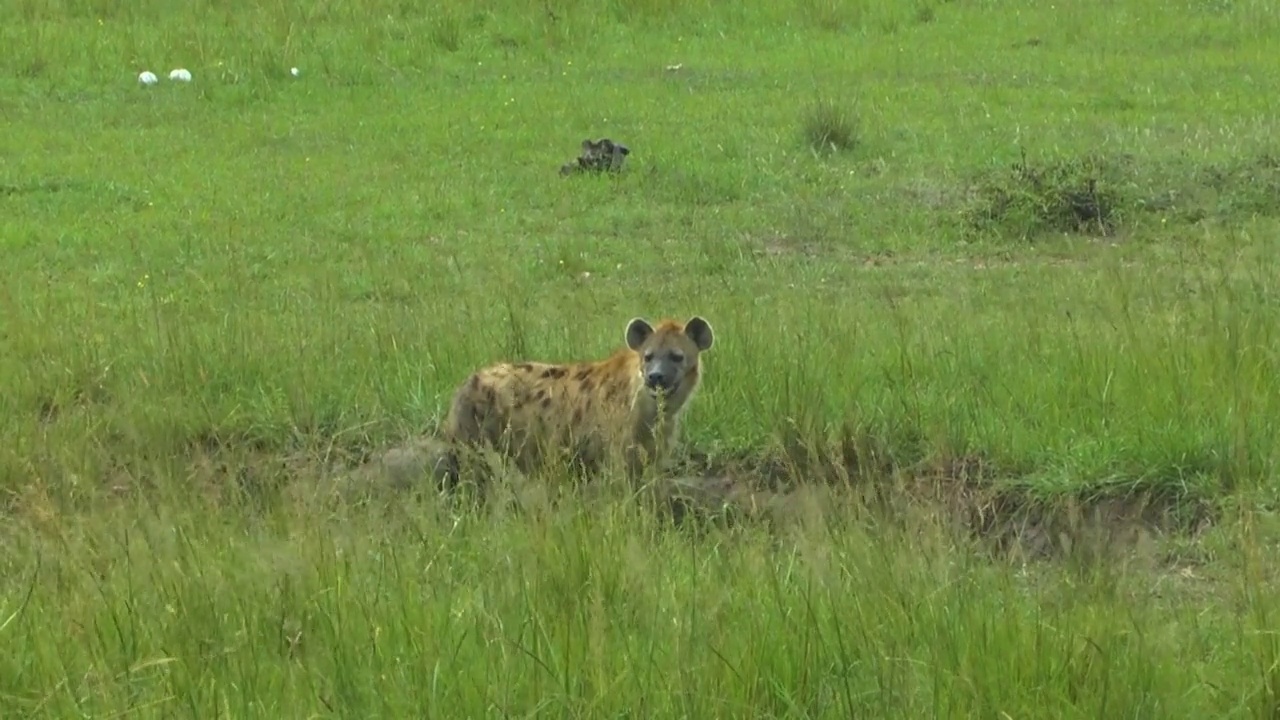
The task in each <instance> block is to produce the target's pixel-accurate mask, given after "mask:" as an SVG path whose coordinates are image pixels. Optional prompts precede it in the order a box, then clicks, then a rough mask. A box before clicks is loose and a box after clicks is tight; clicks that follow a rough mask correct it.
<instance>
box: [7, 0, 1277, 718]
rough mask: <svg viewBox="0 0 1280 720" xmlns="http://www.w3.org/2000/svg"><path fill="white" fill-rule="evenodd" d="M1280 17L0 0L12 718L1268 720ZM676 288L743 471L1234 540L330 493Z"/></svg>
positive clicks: (706, 400) (919, 8)
mask: <svg viewBox="0 0 1280 720" xmlns="http://www.w3.org/2000/svg"><path fill="white" fill-rule="evenodd" d="M1278 18H1280V12H1278V11H1277V10H1276V9H1275V8H1274V7H1272V5H1270V4H1266V3H1260V2H1235V3H1230V4H1222V3H1217V4H1214V3H1206V4H1201V5H1196V6H1195V7H1190V6H1188V7H1177V8H1170V7H1167V6H1166V4H1159V5H1157V4H1156V3H1154V2H1151V1H1150V0H1126V1H1125V2H1120V3H1102V2H1085V3H1076V4H1073V5H1071V6H1070V7H1063V6H1049V5H1045V4H1043V3H1030V2H1021V1H1018V0H1001V1H999V2H993V3H981V4H971V3H949V2H940V3H923V4H919V3H917V4H911V3H907V4H900V5H895V6H893V7H889V6H885V7H883V8H882V7H881V6H879V5H875V4H871V3H865V2H830V1H827V0H823V1H822V2H815V1H814V0H796V2H787V3H771V4H764V3H748V4H737V5H733V6H731V7H730V6H723V7H722V6H720V5H716V6H712V5H710V4H707V3H692V4H691V3H678V4H672V3H666V2H646V1H644V0H626V1H625V2H611V3H606V4H604V5H598V4H589V3H573V2H552V3H541V4H527V3H525V4H520V3H498V2H490V3H481V4H462V3H443V4H427V5H422V4H412V3H402V2H390V1H386V0H365V1H363V2H352V1H350V0H330V1H327V2H321V3H318V4H317V3H312V4H309V5H305V6H302V5H298V6H296V7H295V6H287V5H281V4H264V3H252V2H251V3H226V2H214V1H212V0H210V1H208V2H197V3H170V2H160V1H159V0H156V1H154V2H143V3H132V4H120V3H99V2H92V1H90V0H63V1H62V2H52V3H35V2H15V3H9V4H7V5H4V6H3V7H0V43H2V44H3V46H4V47H5V48H6V52H5V53H3V54H0V96H2V97H4V98H7V99H6V100H5V101H4V102H3V103H0V105H2V106H3V112H4V115H5V122H6V132H5V133H0V213H3V216H4V218H5V221H4V223H0V252H2V253H3V256H4V260H5V262H4V268H5V282H4V283H0V348H3V350H2V351H0V383H3V384H2V385H0V434H2V435H3V437H4V438H5V441H6V442H4V443H3V444H0V503H2V504H3V507H2V509H0V512H3V513H5V518H6V522H4V523H0V543H3V545H4V547H5V548H6V552H4V553H2V554H0V578H3V579H0V647H4V648H6V649H7V650H8V652H6V653H0V668H3V671H2V672H0V714H3V716H5V717H42V716H49V717H66V716H68V715H85V716H107V715H118V714H126V713H127V714H132V715H136V716H148V715H154V716H164V717H172V716H175V715H190V716H208V715H224V714H225V715H230V716H263V717H281V716H287V717H294V716H297V717H310V716H313V715H318V714H326V715H335V716H343V717H346V716H399V715H438V716H442V717H458V716H465V717H470V716H480V715H491V714H492V715H497V714H503V715H506V714H516V713H520V714H533V713H541V714H552V715H565V714H574V715H582V716H616V715H622V714H629V715H646V716H648V715H652V716H655V717H665V716H677V715H679V716H752V717H756V716H765V717H784V716H785V717H802V716H804V717H809V716H837V717H848V716H851V715H871V716H877V717H881V716H886V717H920V716H922V715H932V716H991V717H1006V716H1007V717H1021V716H1025V715H1045V714H1048V715H1053V716H1055V717H1057V716H1062V717H1067V716H1090V717H1098V716H1105V717H1113V716H1114V717H1124V716H1134V715H1142V716H1162V717H1163V716H1175V717H1180V716H1186V717H1247V716H1253V717H1270V716H1271V715H1272V713H1273V712H1274V707H1275V696H1276V695H1275V686H1276V679H1275V673H1274V668H1273V665H1274V659H1275V654H1276V653H1275V647H1274V643H1273V642H1272V640H1271V639H1270V638H1271V636H1270V635H1269V634H1268V630H1267V628H1268V623H1269V622H1271V620H1272V619H1273V616H1274V613H1275V608H1276V607H1277V603H1276V597H1275V594H1274V592H1273V591H1272V590H1271V589H1270V588H1272V587H1273V586H1274V582H1273V580H1274V573H1275V569H1274V567H1273V565H1274V562H1272V561H1269V560H1267V555H1266V552H1265V549H1266V548H1267V547H1270V546H1271V544H1273V543H1274V538H1275V537H1276V531H1277V528H1276V527H1275V521H1274V518H1272V517H1271V514H1270V512H1269V508H1271V507H1272V506H1273V504H1274V500H1275V490H1276V485H1275V476H1276V470H1277V460H1278V458H1280V455H1278V454H1277V447H1276V443H1275V440H1274V438H1275V437H1276V435H1277V431H1278V430H1280V428H1278V427H1277V423H1278V422H1280V420H1278V418H1280V387H1278V386H1277V381H1276V378H1277V376H1278V372H1277V371H1278V370H1280V367H1278V366H1280V357H1278V355H1277V349H1276V348H1277V347H1280V345H1278V344H1277V337H1276V330H1277V321H1276V317H1277V315H1276V313H1275V312H1274V309H1275V306H1276V303H1277V295H1276V292H1275V291H1274V290H1273V289H1272V286H1273V284H1274V283H1273V282H1272V280H1271V279H1272V278H1274V277H1276V276H1277V271H1280V258H1277V255H1276V245H1275V243H1274V241H1273V240H1272V238H1274V237H1275V236H1276V232H1277V229H1278V228H1280V224H1278V223H1277V217H1278V216H1280V211H1278V210H1277V207H1278V206H1277V205H1276V203H1275V192H1276V190H1277V189H1280V165H1277V163H1276V162H1275V157H1276V148H1277V145H1276V134H1275V133H1276V121H1275V116H1274V108H1272V107H1271V106H1270V105H1269V104H1268V102H1269V100H1268V98H1269V97H1270V96H1269V95H1268V94H1267V93H1265V92H1263V91H1261V90H1259V88H1266V87H1271V86H1274V85H1275V83H1276V81H1280V77H1277V70H1276V67H1277V66H1276V65H1275V63H1274V62H1271V54H1272V53H1271V44H1270V38H1272V37H1273V36H1274V34H1275V33H1274V31H1275V30H1276V29H1277V25H1278V23H1277V19H1278ZM179 66H181V67H186V68H188V69H189V70H191V72H192V73H193V75H194V81H193V82H192V83H191V84H179V83H170V82H167V81H164V82H162V83H161V84H160V85H158V86H156V87H153V88H149V89H146V88H142V87H140V86H138V85H137V83H136V81H135V78H136V75H137V73H138V72H140V71H141V70H143V69H149V70H152V71H154V72H156V73H157V74H159V75H161V77H164V76H167V74H168V71H169V69H170V68H171V67H179ZM292 67H297V68H298V69H299V74H298V76H296V77H295V76H293V75H292V74H291V73H290V72H289V70H290V68H292ZM814 98H818V99H819V100H818V101H816V104H815V103H813V102H811V100H812V99H814ZM836 99H838V101H837V100H836ZM854 99H856V103H855V102H854ZM833 131H835V132H836V134H838V135H839V136H840V137H841V138H844V139H843V140H841V141H839V142H836V141H835V139H834V138H833V136H832V132H833ZM604 136H607V137H610V138H612V139H614V140H616V141H619V142H624V143H626V144H627V145H628V147H630V148H631V149H632V154H631V155H630V156H629V157H628V163H627V169H626V170H625V171H624V172H622V173H620V174H618V175H617V176H610V177H607V178H606V177H601V178H596V177H572V178H561V177H560V176H559V175H558V174H557V169H558V168H559V167H560V165H561V164H563V163H564V162H565V161H567V160H569V159H571V158H572V156H573V154H574V153H576V151H577V148H578V146H579V144H580V143H581V141H582V139H583V138H585V137H591V138H599V137H604ZM833 143H834V144H836V145H839V146H841V148H842V152H838V153H829V152H814V146H815V144H816V145H817V146H819V147H821V148H824V149H825V148H827V147H829V146H830V145H831V144H833ZM1094 191H1097V192H1096V193H1095V192H1094ZM1082 192H1083V193H1084V194H1085V195H1087V197H1085V198H1084V199H1085V200H1088V201H1090V202H1093V201H1096V200H1098V199H1099V198H1101V199H1103V200H1105V202H1106V203H1108V214H1107V216H1106V217H1107V222H1106V223H1102V224H1098V223H1094V224H1090V223H1087V222H1078V221H1079V220H1081V219H1084V218H1083V216H1084V215H1085V214H1088V212H1092V211H1093V210H1096V209H1097V208H1094V207H1093V206H1090V205H1088V203H1082V200H1081V193H1082ZM692 313H698V314H701V315H703V316H704V317H707V318H708V319H709V320H710V321H711V322H712V323H713V324H714V326H715V328H716V334H717V342H716V346H715V348H714V349H713V350H712V351H711V352H709V353H708V354H707V355H706V356H705V358H704V360H705V363H706V375H705V385H704V386H703V389H702V390H701V391H700V395H699V397H698V398H697V400H696V401H695V403H694V405H693V407H692V409H691V410H690V415H689V416H688V419H687V421H686V424H685V427H686V434H687V438H688V441H689V444H690V445H691V446H692V447H693V448H695V449H698V450H701V451H703V452H706V453H708V454H710V455H711V456H713V457H714V456H720V455H724V456H735V457H738V456H741V455H742V454H743V453H747V454H750V455H767V454H770V453H773V452H777V451H778V450H779V448H780V447H781V449H782V450H787V449H788V447H790V446H794V445H797V444H799V445H803V446H805V447H807V448H810V449H813V450H814V451H815V452H817V453H818V457H825V456H823V455H821V451H823V450H824V449H826V448H828V447H830V446H840V445H846V446H855V447H860V448H875V449H876V452H878V453H881V454H882V455H883V458H879V459H884V460H887V462H884V463H880V464H877V465H876V466H875V467H876V469H877V471H882V474H883V475H884V476H883V477H881V476H876V477H874V478H871V479H870V482H872V483H876V484H885V485H888V484H890V483H891V482H892V483H898V482H903V481H906V483H907V484H909V482H910V481H911V480H912V479H913V478H915V477H916V476H919V475H925V474H930V473H934V474H943V475H945V474H946V473H945V472H942V473H938V472H937V469H939V468H942V469H945V468H949V467H961V466H966V463H967V462H969V461H970V460H973V459H975V458H976V459H979V460H980V461H981V465H982V467H984V468H987V469H989V470H990V472H989V473H988V474H987V475H984V476H983V477H982V478H981V480H982V481H983V482H986V483H988V484H989V485H990V486H992V487H998V488H1012V489H1014V490H1016V491H1017V492H1018V493H1020V495H1021V496H1023V497H1026V498H1030V499H1032V500H1039V501H1045V502H1046V503H1047V504H1048V505H1053V504H1054V503H1057V502H1060V501H1061V502H1064V503H1065V502H1067V501H1068V500H1072V501H1075V500H1080V499H1085V500H1088V499H1091V498H1095V497H1096V496H1099V495H1111V496H1114V495H1117V494H1122V493H1124V492H1128V491H1131V490H1134V489H1141V490H1148V491H1155V492H1156V493H1157V494H1160V495H1163V496H1169V497H1175V498H1186V497H1187V496H1194V497H1195V498H1196V499H1198V500H1201V501H1206V500H1207V501H1209V502H1210V503H1211V504H1212V505H1214V509H1215V511H1216V512H1215V513H1214V514H1213V517H1214V526H1213V527H1212V528H1210V529H1209V530H1207V531H1205V529H1204V528H1201V531H1202V532H1201V533H1200V534H1198V535H1196V536H1194V537H1183V538H1173V539H1170V538H1155V539H1152V540H1150V543H1151V544H1150V546H1148V545H1144V544H1143V543H1142V542H1138V543H1136V544H1135V545H1134V546H1133V547H1126V548H1123V550H1124V551H1123V552H1119V553H1117V554H1116V555H1115V556H1114V557H1113V556H1108V557H1106V558H1104V559H1099V558H1093V559H1087V558H1075V559H1073V560H1071V561H1069V562H1064V563H1059V564H1051V565H1044V564H1031V565H1028V566H1025V567H1023V566H1015V565H1012V564H1010V563H1008V562H1004V561H1002V560H1000V559H998V558H992V557H990V556H989V554H988V553H986V552H985V547H986V546H985V545H982V546H978V545H974V544H973V540H972V538H968V537H962V536H960V535H958V534H956V533H953V532H952V529H951V528H948V527H945V523H943V522H941V521H940V519H939V518H938V517H934V516H933V515H934V510H935V509H936V508H935V507H934V506H933V505H930V504H926V503H920V504H915V505H913V504H911V503H907V504H906V505H894V507H895V508H896V509H897V511H898V512H896V513H888V514H886V513H883V512H871V511H868V510H867V509H866V508H862V507H861V506H859V505H858V504H857V503H856V502H854V501H853V500H852V499H850V498H847V497H845V494H843V493H841V492H832V493H830V494H824V493H821V492H818V491H816V490H813V489H812V488H802V489H801V490H799V491H797V492H796V494H795V495H793V496H789V497H785V498H781V499H780V500H779V502H780V503H781V504H780V505H779V506H778V507H780V508H782V510H780V511H779V512H778V513H777V514H776V515H774V516H771V517H774V519H775V520H776V522H775V523H774V524H772V525H770V524H760V523H747V524H745V525H742V526H736V527H732V528H723V527H716V528H710V529H704V531H702V532H694V531H690V530H684V529H681V530H672V529H670V528H666V527H663V526H660V525H659V524H658V522H659V521H658V520H656V519H655V518H653V517H650V516H648V515H645V514H643V513H641V512H639V511H638V510H637V508H635V507H634V505H633V504H631V503H621V502H617V501H616V498H609V497H605V498H578V499H576V500H570V501H565V502H561V503H559V504H554V503H542V502H532V503H526V505H525V506H524V507H523V509H522V510H521V511H520V512H511V511H509V510H508V509H506V508H504V507H497V508H490V509H489V510H488V511H486V512H475V513H461V514H458V515H456V516H455V515H452V514H450V513H449V511H447V510H446V509H444V508H442V507H437V506H436V504H434V503H433V502H431V501H426V500H422V499H414V498H409V497H403V496H396V497H392V498H390V500H389V501H388V500H387V499H386V498H383V499H381V500H378V501H375V502H372V503H370V504H344V503H338V504H336V505H331V504H326V503H323V502H320V498H322V497H323V496H324V492H323V488H324V487H325V483H326V482H327V481H328V480H329V479H331V476H332V475H334V474H335V473H337V472H339V471H341V470H342V467H341V466H344V465H346V464H349V463H352V462H356V461H361V460H365V459H369V458H374V459H376V457H377V456H378V453H379V452H380V451H381V450H382V449H383V448H385V447H386V446H387V445H389V444H391V443H395V442H398V441H401V440H403V439H405V438H406V437H408V436H411V435H415V434H418V433H421V432H424V431H428V430H430V429H431V428H432V426H433V425H434V423H435V421H436V419H437V418H438V416H439V414H440V411H441V410H442V404H443V403H444V402H445V401H446V400H447V398H448V394H449V392H450V390H451V389H452V388H453V387H454V385H455V384H456V383H458V382H460V381H461V380H462V379H463V378H465V377H466V374H467V373H468V372H469V371H470V370H471V369H473V368H474V367H476V366H477V365H480V364H484V363H488V362H491V361H494V360H497V359H502V358H516V357H520V358H538V359H547V360H556V359H582V358H588V357H596V356H603V355H604V354H606V353H608V352H610V351H611V350H613V349H614V348H615V347H617V346H618V345H619V344H620V342H621V339H622V331H623V327H624V326H625V324H626V322H627V321H628V320H629V319H630V318H631V317H633V316H635V315H645V316H648V317H650V318H653V317H656V316H674V317H687V316H688V315H689V314H692ZM820 474H821V473H819V472H815V473H814V475H815V476H817V475H820ZM837 474H838V473H837ZM944 480H950V481H952V482H953V489H956V490H957V493H956V495H957V496H959V495H963V492H960V491H964V490H966V489H967V488H968V486H967V485H966V484H965V483H967V482H969V480H968V479H967V478H960V477H952V478H944ZM775 499H778V498H775ZM939 515H940V516H944V517H945V516H946V513H939ZM1045 532H1048V531H1045ZM1052 540H1053V541H1054V542H1056V543H1057V544H1058V545H1071V544H1072V543H1071V542H1070V538H1065V539H1063V538H1052ZM1059 541H1061V542H1059ZM1068 554H1070V553H1068ZM1241 609H1243V612H1241Z"/></svg>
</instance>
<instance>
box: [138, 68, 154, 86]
mask: <svg viewBox="0 0 1280 720" xmlns="http://www.w3.org/2000/svg"><path fill="white" fill-rule="evenodd" d="M138 82H140V83H142V84H143V85H155V84H156V83H157V82H159V80H157V79H156V74H155V73H153V72H151V71H150V70H143V71H142V72H140V73H138Z"/></svg>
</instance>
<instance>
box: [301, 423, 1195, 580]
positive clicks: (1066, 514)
mask: <svg viewBox="0 0 1280 720" xmlns="http://www.w3.org/2000/svg"><path fill="white" fill-rule="evenodd" d="M438 452H439V445H438V444H437V443H436V441H434V440H433V439H431V438H429V437H426V438H419V439H416V440H414V441H412V442H409V443H406V444H402V445H398V446H396V447H393V448H390V449H387V450H384V451H380V452H377V453H374V454H372V455H370V456H369V457H368V458H367V459H366V460H364V461H363V462H359V463H356V464H354V465H353V466H348V467H349V468H350V469H347V470H341V469H336V468H335V470H334V471H332V472H328V473H326V477H327V478H328V479H327V480H326V481H325V483H324V484H323V485H322V486H314V487H311V488H309V489H308V492H310V493H317V492H319V493H321V494H324V493H328V494H330V495H332V496H333V497H334V498H342V499H345V500H350V499H352V498H356V497H368V496H370V495H371V494H372V495H381V496H383V497H387V496H388V493H390V495H391V496H395V495H400V494H402V493H406V492H422V493H435V492H437V488H436V487H435V485H434V483H433V482H432V480H431V471H432V468H433V467H434V463H435V462H437V461H438ZM313 477H314V474H313ZM654 490H655V496H656V499H657V500H658V507H659V509H660V511H661V512H662V513H663V514H664V516H666V517H669V518H670V519H671V520H673V521H674V522H675V523H676V524H678V525H687V524H691V523H692V524H700V523H708V522H709V523H715V524H727V525H735V524H744V523H763V524H765V525H767V526H771V527H774V528H779V527H785V526H788V525H792V524H795V523H801V522H811V521H815V520H818V521H820V520H821V519H822V518H823V516H826V515H829V514H830V513H833V512H846V511H848V509H849V508H851V507H856V508H858V509H859V510H858V511H859V512H863V513H865V515H866V517H867V518H868V519H869V520H870V521H872V522H879V523H892V524H897V525H899V526H901V527H910V526H911V523H913V522H915V521H916V520H919V519H921V518H928V519H931V520H933V521H940V522H941V523H942V524H943V525H944V526H946V527H948V528H949V529H951V530H953V531H955V532H957V533H959V534H960V535H962V536H964V537H967V538H970V539H973V540H976V541H978V542H979V543H980V544H981V545H982V546H983V547H985V548H987V549H989V551H990V552H991V553H992V554H993V555H996V556H1000V557H1003V558H1006V559H1011V560H1015V561H1016V560H1021V561H1026V560H1035V559H1055V558H1057V559H1061V558H1067V557H1072V558H1082V557H1083V558H1086V559H1105V558H1117V557H1121V556H1124V557H1132V556H1134V555H1135V554H1136V555H1140V556H1143V557H1145V558H1147V559H1149V560H1151V561H1152V562H1155V563H1159V562H1162V558H1161V555H1162V551H1161V549H1160V548H1161V546H1162V541H1163V540H1165V539H1169V538H1179V539H1186V538H1194V537H1196V536H1198V535H1200V534H1201V533H1203V532H1204V531H1205V530H1207V529H1208V528H1209V527H1211V526H1212V524H1213V521H1214V516H1213V513H1212V510H1211V508H1210V506H1209V505H1208V503H1206V502H1204V501H1202V500H1198V499H1189V498H1186V497H1177V496H1174V495H1172V494H1169V493H1161V492H1157V491H1155V490H1144V491H1135V492H1124V493H1121V492H1117V491H1112V492H1107V493H1102V492H1098V491H1096V490H1095V491H1093V492H1092V493H1084V492H1081V493H1079V494H1074V495H1069V496H1055V497H1053V498H1052V499H1050V498H1047V497H1045V496H1044V495H1043V494H1036V493H1033V492H1031V491H1029V490H1028V489H1026V488H1023V487H1019V486H1018V485H1017V484H1016V483H1013V482H1010V481H1009V479H1008V478H1001V477H999V475H998V474H997V471H996V470H995V469H993V468H992V467H991V466H990V464H989V463H987V462H986V461H985V460H984V459H983V458H981V457H978V456H966V457H959V458H955V459H953V460H950V461H947V462H944V463H935V464H931V465H928V466H919V465H917V466H898V465H897V464H895V462H894V461H893V460H892V459H891V458H890V457H888V455H887V454H886V453H880V452H876V450H875V448H874V447H870V446H868V445H866V444H858V443H855V442H852V441H851V442H849V443H847V444H846V445H845V446H844V447H842V448H838V449H837V450H836V451H835V452H834V453H827V454H825V455H824V454H817V453H809V454H797V453H796V452H791V453H788V452H786V451H780V452H774V453H742V454H738V455H728V456H720V457H709V456H707V455H706V454H704V453H700V452H698V451H697V450H696V449H693V450H690V451H688V452H687V453H686V454H685V455H684V456H683V457H682V458H680V459H679V460H678V461H677V462H676V464H675V466H674V467H673V469H672V472H671V474H670V475H669V476H668V477H666V478H664V479H663V480H661V481H659V482H658V483H657V484H656V485H655V488H654ZM535 494H536V493H535ZM526 495H527V493H526Z"/></svg>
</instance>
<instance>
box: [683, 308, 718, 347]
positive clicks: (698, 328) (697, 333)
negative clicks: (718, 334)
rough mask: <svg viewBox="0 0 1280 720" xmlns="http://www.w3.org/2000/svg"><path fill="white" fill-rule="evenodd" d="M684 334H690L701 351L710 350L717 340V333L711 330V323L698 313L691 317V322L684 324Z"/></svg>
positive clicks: (690, 337)
mask: <svg viewBox="0 0 1280 720" xmlns="http://www.w3.org/2000/svg"><path fill="white" fill-rule="evenodd" d="M684 334H685V335H688V336H689V339H690V340H692V341H693V344H694V345H697V346H698V350H699V351H705V350H709V349H710V348H711V344H712V343H714V342H715V335H714V334H713V333H712V332H711V323H709V322H707V321H706V320H703V319H702V318H701V317H699V316H697V315H694V316H693V317H691V318H689V322H687V323H685V324H684Z"/></svg>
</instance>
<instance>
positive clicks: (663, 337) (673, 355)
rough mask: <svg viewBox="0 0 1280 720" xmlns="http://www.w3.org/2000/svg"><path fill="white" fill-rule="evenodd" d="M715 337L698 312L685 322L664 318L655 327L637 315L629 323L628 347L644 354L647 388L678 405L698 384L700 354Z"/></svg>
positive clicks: (643, 376) (642, 370)
mask: <svg viewBox="0 0 1280 720" xmlns="http://www.w3.org/2000/svg"><path fill="white" fill-rule="evenodd" d="M714 339H715V338H714V336H713V335H712V332H711V324H710V323H708V322H707V321H706V320H703V319H702V318H701V317H698V316H696V315H695V316H694V317H692V318H690V319H689V321H688V322H686V323H684V324H681V323H679V322H676V321H675V320H663V321H662V322H660V323H658V326H657V327H656V328H655V327H653V326H652V325H650V324H649V323H648V322H647V321H645V320H644V318H636V319H634V320H632V321H631V322H630V323H629V324H628V325H627V347H629V348H631V350H632V351H634V352H635V353H636V354H637V355H639V356H640V378H641V380H642V381H643V382H644V387H645V389H646V390H648V391H649V392H650V393H652V394H654V395H661V396H663V397H665V398H667V399H668V400H670V401H674V402H675V404H676V405H677V406H678V405H680V404H682V403H683V401H684V400H686V399H688V397H689V395H690V394H692V393H693V391H694V389H695V388H696V387H697V386H698V378H699V375H698V356H699V355H700V354H701V353H703V352H706V351H707V350H709V349H710V348H711V343H712V342H713V341H714Z"/></svg>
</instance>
